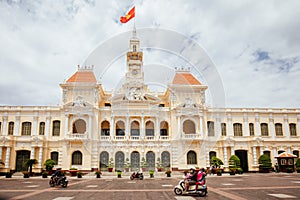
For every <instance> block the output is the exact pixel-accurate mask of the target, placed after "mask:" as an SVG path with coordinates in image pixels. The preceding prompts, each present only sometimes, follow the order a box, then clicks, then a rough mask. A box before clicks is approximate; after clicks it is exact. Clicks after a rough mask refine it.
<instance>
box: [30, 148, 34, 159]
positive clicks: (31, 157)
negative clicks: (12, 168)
mask: <svg viewBox="0 0 300 200" xmlns="http://www.w3.org/2000/svg"><path fill="white" fill-rule="evenodd" d="M34 158H35V147H31V152H30V159H34Z"/></svg>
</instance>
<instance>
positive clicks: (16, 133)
mask: <svg viewBox="0 0 300 200" xmlns="http://www.w3.org/2000/svg"><path fill="white" fill-rule="evenodd" d="M17 115H20V113H19V112H18V114H17ZM19 129H20V116H16V126H15V130H14V135H15V136H19Z"/></svg>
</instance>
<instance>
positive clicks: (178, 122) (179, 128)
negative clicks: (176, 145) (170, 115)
mask: <svg viewBox="0 0 300 200" xmlns="http://www.w3.org/2000/svg"><path fill="white" fill-rule="evenodd" d="M177 131H178V135H177V138H178V139H180V138H181V125H180V115H177Z"/></svg>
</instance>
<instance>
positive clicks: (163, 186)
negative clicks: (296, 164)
mask: <svg viewBox="0 0 300 200" xmlns="http://www.w3.org/2000/svg"><path fill="white" fill-rule="evenodd" d="M48 180H49V179H42V178H39V177H35V178H29V179H23V178H21V177H20V178H12V179H6V178H2V177H1V179H0V186H1V187H0V198H2V199H28V200H41V199H49V200H71V199H72V200H77V199H80V200H82V199H84V200H89V199H114V200H118V199H120V200H121V199H122V200H123V199H130V200H132V199H136V200H142V199H155V200H157V199H173V200H174V199H177V200H181V199H182V200H189V199H191V200H192V199H213V200H218V199H220V200H221V199H222V200H226V199H234V200H239V199H240V200H243V199H250V200H251V199H255V200H257V199H270V200H273V199H300V193H299V191H300V174H296V173H294V174H285V173H282V174H274V173H271V174H244V175H235V176H229V175H227V176H221V177H217V176H208V177H207V185H208V192H209V193H208V195H207V197H197V196H192V197H191V196H176V195H175V194H174V192H173V187H174V186H175V185H176V184H177V183H178V181H179V180H180V178H179V175H178V176H173V177H171V178H165V177H163V176H159V177H157V176H156V177H155V178H154V179H150V178H146V179H145V180H134V181H131V180H129V178H128V177H126V178H125V177H123V178H121V179H117V178H114V177H103V178H100V179H96V178H94V177H86V178H82V179H77V178H70V179H69V180H70V183H69V186H68V188H60V187H56V188H50V187H49V186H48Z"/></svg>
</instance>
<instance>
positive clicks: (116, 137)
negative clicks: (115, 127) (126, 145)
mask: <svg viewBox="0 0 300 200" xmlns="http://www.w3.org/2000/svg"><path fill="white" fill-rule="evenodd" d="M115 140H125V136H115Z"/></svg>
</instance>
